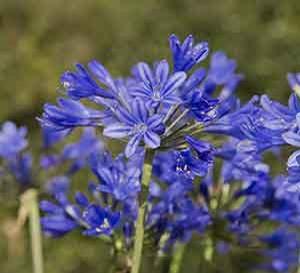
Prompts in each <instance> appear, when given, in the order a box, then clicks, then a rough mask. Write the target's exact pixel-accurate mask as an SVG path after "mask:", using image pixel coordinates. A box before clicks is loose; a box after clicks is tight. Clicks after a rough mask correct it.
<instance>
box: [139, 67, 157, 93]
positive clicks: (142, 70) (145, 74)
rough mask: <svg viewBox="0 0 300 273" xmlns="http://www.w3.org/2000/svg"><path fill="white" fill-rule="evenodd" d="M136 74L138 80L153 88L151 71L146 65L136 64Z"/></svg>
mask: <svg viewBox="0 0 300 273" xmlns="http://www.w3.org/2000/svg"><path fill="white" fill-rule="evenodd" d="M137 72H138V76H139V77H140V79H141V80H142V81H143V82H144V83H145V84H146V85H147V86H148V87H150V88H151V87H152V86H154V79H153V74H152V71H151V69H150V67H149V65H148V64H146V63H138V65H137Z"/></svg>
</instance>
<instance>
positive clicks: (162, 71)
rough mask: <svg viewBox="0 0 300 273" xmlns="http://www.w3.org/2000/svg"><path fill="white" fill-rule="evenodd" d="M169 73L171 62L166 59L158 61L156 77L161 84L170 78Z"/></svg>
mask: <svg viewBox="0 0 300 273" xmlns="http://www.w3.org/2000/svg"><path fill="white" fill-rule="evenodd" d="M168 75H169V64H168V62H167V61H166V60H163V61H161V62H159V63H158V65H157V67H156V69H155V78H156V80H157V81H158V83H159V84H164V83H165V82H166V80H167V79H168Z"/></svg>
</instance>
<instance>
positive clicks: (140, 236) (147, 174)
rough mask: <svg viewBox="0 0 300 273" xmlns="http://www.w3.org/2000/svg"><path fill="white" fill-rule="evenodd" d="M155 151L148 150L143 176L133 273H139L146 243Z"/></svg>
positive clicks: (133, 256) (134, 247)
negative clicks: (148, 197)
mask: <svg viewBox="0 0 300 273" xmlns="http://www.w3.org/2000/svg"><path fill="white" fill-rule="evenodd" d="M153 155H154V151H153V150H146V153H145V160H144V167H143V175H142V193H141V198H140V207H139V211H138V219H137V223H136V228H135V239H134V246H133V254H132V268H131V273H139V270H140V266H141V262H142V255H143V243H144V220H145V212H146V202H145V201H146V197H147V195H148V189H149V183H150V179H151V174H152V160H153Z"/></svg>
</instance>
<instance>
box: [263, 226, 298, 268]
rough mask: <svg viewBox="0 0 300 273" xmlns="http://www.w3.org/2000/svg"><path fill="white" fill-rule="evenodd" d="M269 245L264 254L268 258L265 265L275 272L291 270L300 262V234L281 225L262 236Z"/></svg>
mask: <svg viewBox="0 0 300 273" xmlns="http://www.w3.org/2000/svg"><path fill="white" fill-rule="evenodd" d="M260 240H261V241H262V242H263V243H265V244H266V245H267V247H268V248H267V249H266V250H263V251H262V254H263V255H264V256H265V257H266V258H267V259H266V262H264V265H263V267H264V268H266V269H269V270H271V271H273V272H289V271H290V270H293V269H294V268H296V267H297V265H298V263H299V249H300V241H299V234H297V233H295V232H292V231H289V230H288V229H287V228H286V227H281V228H279V229H277V230H275V231H274V232H272V233H270V234H267V235H264V236H261V238H260Z"/></svg>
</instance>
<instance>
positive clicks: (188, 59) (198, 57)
mask: <svg viewBox="0 0 300 273" xmlns="http://www.w3.org/2000/svg"><path fill="white" fill-rule="evenodd" d="M169 42H170V48H171V51H172V57H173V63H174V70H175V71H188V70H190V69H191V68H192V67H193V66H194V65H195V64H197V63H199V62H201V61H203V60H204V59H205V58H206V57H207V55H208V52H209V49H208V44H207V42H201V43H198V44H196V45H194V38H193V36H192V35H189V36H188V37H187V38H186V39H185V40H184V41H183V43H182V44H181V43H180V41H179V39H178V38H177V36H176V35H174V34H173V35H171V36H170V38H169Z"/></svg>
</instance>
